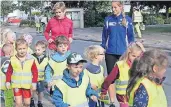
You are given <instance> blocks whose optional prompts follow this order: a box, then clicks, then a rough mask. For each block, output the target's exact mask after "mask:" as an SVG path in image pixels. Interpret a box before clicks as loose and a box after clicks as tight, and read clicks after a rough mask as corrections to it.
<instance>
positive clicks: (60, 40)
mask: <svg viewBox="0 0 171 107" xmlns="http://www.w3.org/2000/svg"><path fill="white" fill-rule="evenodd" d="M55 44H56V46H58V45H59V44H69V40H68V38H67V37H66V36H63V35H61V36H58V37H57V38H56V39H55Z"/></svg>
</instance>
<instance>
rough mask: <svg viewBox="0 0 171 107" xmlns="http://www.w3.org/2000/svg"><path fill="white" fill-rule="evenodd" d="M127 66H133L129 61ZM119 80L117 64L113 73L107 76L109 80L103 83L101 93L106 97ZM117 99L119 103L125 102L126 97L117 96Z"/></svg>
mask: <svg viewBox="0 0 171 107" xmlns="http://www.w3.org/2000/svg"><path fill="white" fill-rule="evenodd" d="M127 64H128V65H129V66H131V62H130V61H129V60H128V61H127ZM118 78H119V68H118V66H117V64H116V65H115V66H114V68H113V69H112V72H111V73H110V74H109V75H108V76H107V78H106V79H105V81H104V82H103V84H102V90H101V93H102V94H104V95H106V94H107V91H108V88H109V86H110V84H112V83H114V82H115V80H116V79H118ZM116 97H117V99H118V101H119V102H125V98H126V97H125V96H124V95H119V94H116ZM126 100H127V99H126Z"/></svg>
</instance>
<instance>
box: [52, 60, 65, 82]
mask: <svg viewBox="0 0 171 107" xmlns="http://www.w3.org/2000/svg"><path fill="white" fill-rule="evenodd" d="M49 65H50V66H51V68H52V69H53V72H54V74H53V76H52V80H58V79H61V78H62V76H63V71H64V70H65V69H66V67H67V66H66V65H67V62H66V60H65V61H63V62H56V61H54V60H53V59H50V60H49Z"/></svg>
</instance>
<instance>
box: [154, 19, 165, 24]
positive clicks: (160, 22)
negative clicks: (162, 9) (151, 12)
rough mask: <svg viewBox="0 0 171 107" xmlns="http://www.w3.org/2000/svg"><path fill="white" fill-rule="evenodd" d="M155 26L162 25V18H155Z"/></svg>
mask: <svg viewBox="0 0 171 107" xmlns="http://www.w3.org/2000/svg"><path fill="white" fill-rule="evenodd" d="M155 20H156V22H157V23H156V24H160V25H162V24H164V19H163V18H161V17H156V19H155Z"/></svg>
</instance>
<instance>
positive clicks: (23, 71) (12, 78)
mask: <svg viewBox="0 0 171 107" xmlns="http://www.w3.org/2000/svg"><path fill="white" fill-rule="evenodd" d="M15 46H16V51H17V54H16V55H15V56H13V57H11V59H10V64H9V67H8V70H7V73H6V87H7V89H9V88H10V85H12V88H13V90H14V96H15V103H16V104H15V105H16V107H21V106H22V101H24V106H25V107H29V106H30V97H31V90H35V89H36V83H37V78H38V70H37V66H36V63H35V60H34V58H33V56H32V55H29V54H27V49H28V44H27V42H26V41H25V40H24V39H18V40H17V41H16V44H15Z"/></svg>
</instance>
